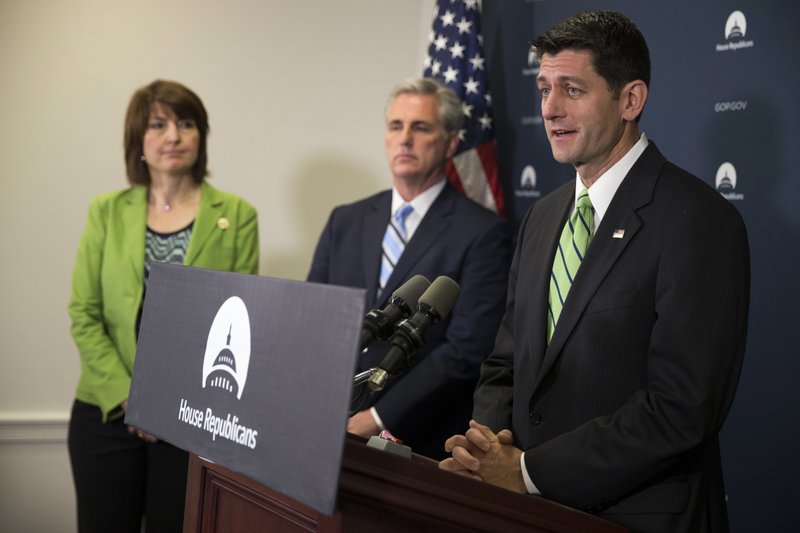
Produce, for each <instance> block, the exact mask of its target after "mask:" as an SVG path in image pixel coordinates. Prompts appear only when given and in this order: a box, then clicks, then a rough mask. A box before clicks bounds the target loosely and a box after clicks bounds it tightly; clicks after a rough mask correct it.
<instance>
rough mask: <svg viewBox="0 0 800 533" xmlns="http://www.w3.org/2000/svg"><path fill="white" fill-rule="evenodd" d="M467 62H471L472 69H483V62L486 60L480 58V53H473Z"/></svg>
mask: <svg viewBox="0 0 800 533" xmlns="http://www.w3.org/2000/svg"><path fill="white" fill-rule="evenodd" d="M469 62H470V63H472V69H473V70H484V68H483V64H484V63H485V62H486V60H485V59H484V58H482V57H481V55H480V54H475V57H473V58H472V59H470V60H469Z"/></svg>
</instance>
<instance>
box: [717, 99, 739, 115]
mask: <svg viewBox="0 0 800 533" xmlns="http://www.w3.org/2000/svg"><path fill="white" fill-rule="evenodd" d="M745 109H747V100H731V101H729V102H717V103H715V104H714V112H716V113H725V112H726V111H744V110H745Z"/></svg>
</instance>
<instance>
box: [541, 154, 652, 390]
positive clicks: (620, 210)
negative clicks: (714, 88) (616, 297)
mask: <svg viewBox="0 0 800 533" xmlns="http://www.w3.org/2000/svg"><path fill="white" fill-rule="evenodd" d="M665 161H666V160H665V159H664V157H663V156H662V155H661V153H660V152H659V151H658V149H657V148H656V147H655V144H653V143H652V142H651V143H650V145H649V146H648V148H647V149H646V150H645V151H644V153H643V154H642V156H641V157H640V158H639V159H638V160H637V162H636V163H635V164H634V165H633V167H632V168H631V170H630V172H628V175H627V176H625V179H624V180H623V181H622V183H621V184H620V186H619V189H618V190H617V192H616V194H615V195H614V198H613V200H612V201H611V204H610V205H609V207H608V210H607V212H606V214H605V215H604V217H603V220H602V222H601V224H600V226H599V227H598V228H597V229H596V231H595V234H594V236H593V237H592V242H591V244H590V245H589V250H588V251H587V252H586V257H585V259H584V264H583V265H581V268H580V269H579V270H578V274H577V275H576V276H575V281H574V283H573V284H572V288H571V289H570V291H569V294H568V295H567V301H566V302H564V307H563V309H562V310H561V316H560V317H559V319H558V325H557V326H556V329H555V332H554V333H553V338H552V339H551V342H550V345H549V346H548V347H547V350H546V352H545V356H544V360H543V361H542V365H541V369H540V372H538V373H537V375H538V377H537V380H536V383H535V385H534V389H533V390H534V391H535V390H536V387H537V386H538V385H539V383H541V381H542V379H543V378H544V376H545V375H546V374H547V372H548V371H549V370H550V368H551V367H552V366H553V363H554V362H555V361H556V359H557V358H558V356H559V355H560V354H561V351H562V350H563V348H564V345H565V344H566V341H567V340H568V339H569V337H570V335H572V333H573V331H574V329H575V327H576V326H577V324H578V322H579V320H580V318H581V316H583V313H584V311H585V310H586V307H587V306H588V305H589V302H590V301H591V299H592V297H593V296H594V294H595V293H596V292H597V289H598V288H599V287H600V284H601V283H602V282H603V280H604V279H605V277H606V275H607V274H608V272H609V271H610V270H611V268H612V267H613V266H614V264H615V263H616V262H617V260H618V259H619V257H620V256H621V255H622V254H623V253H624V251H625V249H626V248H627V246H628V244H629V243H630V242H631V240H632V239H633V237H634V236H635V235H636V233H638V231H639V230H640V228H641V227H642V223H641V220H640V219H639V217H638V216H637V214H636V211H637V210H638V209H640V208H641V207H643V206H644V205H647V204H649V203H650V202H651V201H652V197H653V189H654V188H655V184H656V180H657V179H658V176H659V174H660V172H661V168H662V167H663V166H664V163H665ZM563 223H564V220H563V219H562V225H563ZM618 229H620V230H624V234H623V236H622V238H615V237H614V232H615V231H616V230H618ZM559 233H560V231H559ZM555 239H558V236H556V237H555ZM553 253H555V252H553ZM549 257H550V261H551V264H550V267H552V259H553V254H550V256H549ZM548 272H549V270H548ZM545 301H546V295H545ZM545 318H546V317H545ZM540 322H543V323H544V321H540Z"/></svg>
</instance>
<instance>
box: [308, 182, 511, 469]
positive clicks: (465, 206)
mask: <svg viewBox="0 0 800 533" xmlns="http://www.w3.org/2000/svg"><path fill="white" fill-rule="evenodd" d="M391 202H392V192H391V191H384V192H381V193H379V194H377V195H375V196H372V197H369V198H366V199H364V200H361V201H359V202H356V203H353V204H349V205H345V206H340V207H337V208H336V209H334V210H333V212H332V213H331V216H330V218H329V219H328V223H327V224H326V226H325V229H324V230H323V232H322V235H321V236H320V239H319V243H318V244H317V249H316V252H315V253H314V261H313V263H312V266H311V271H310V273H309V275H308V280H309V281H315V282H319V283H331V284H336V285H344V286H350V287H361V288H366V289H367V302H366V304H367V307H369V308H374V307H382V306H383V305H384V304H385V300H386V299H387V298H388V297H389V296H390V295H391V294H392V293H393V292H394V291H395V289H397V287H399V286H400V285H402V284H403V283H404V282H405V281H407V280H408V279H409V278H410V277H412V276H413V275H415V274H422V275H424V276H426V277H427V278H428V279H429V280H431V281H433V280H434V279H435V278H436V277H438V276H442V275H444V276H449V277H451V278H452V279H454V280H455V281H456V282H457V283H458V284H459V285H460V286H461V295H460V297H459V299H458V301H457V302H456V305H455V307H454V308H453V310H452V312H451V313H450V316H449V317H448V318H447V319H446V320H444V321H442V322H441V323H439V324H437V325H436V326H434V327H432V328H430V329H429V330H428V331H427V333H426V334H425V340H426V343H425V346H424V347H423V348H422V349H421V350H420V351H419V352H418V354H417V357H416V365H415V366H414V367H413V368H411V369H410V370H408V371H407V372H406V373H404V374H403V375H401V376H400V378H399V379H393V380H390V382H389V384H388V385H387V386H386V388H385V389H384V390H383V391H382V393H380V394H379V395H375V396H374V397H373V398H372V401H371V402H370V404H374V406H375V408H376V409H377V411H378V414H379V415H380V417H381V420H382V421H383V423H384V424H385V426H386V427H387V429H389V430H390V431H391V432H392V433H393V434H394V435H395V436H397V437H399V438H400V439H402V440H403V441H404V443H406V444H408V445H409V446H411V447H412V449H413V450H414V451H415V452H417V453H421V454H423V455H427V456H429V457H433V458H443V457H444V441H445V440H446V439H447V438H448V437H450V436H452V435H454V434H456V433H463V432H464V431H465V430H466V428H467V423H468V421H469V418H470V415H471V411H472V393H473V391H474V388H475V385H476V383H477V379H478V375H479V372H480V364H481V362H482V361H483V360H484V359H485V358H486V356H487V355H488V354H489V352H491V349H492V346H493V343H494V337H495V333H496V332H497V327H498V324H499V323H500V319H501V317H502V315H503V310H504V308H505V291H506V287H507V282H508V269H509V264H510V261H511V230H510V227H509V224H508V223H507V222H506V221H505V220H503V219H502V218H500V217H499V216H498V215H496V214H494V213H492V212H490V211H489V210H487V209H485V208H483V207H481V206H479V205H478V204H476V203H475V202H473V201H471V200H469V199H467V198H466V197H464V196H463V195H461V194H460V193H458V192H457V191H456V190H455V189H453V188H452V187H451V186H450V185H446V186H445V188H444V189H443V190H442V192H441V194H440V195H439V196H438V197H437V198H436V200H435V201H434V203H433V204H432V205H431V207H430V209H429V210H428V212H427V213H426V214H425V217H424V218H423V219H422V222H421V223H420V225H419V227H418V228H417V230H416V232H415V233H414V235H413V237H412V238H411V240H410V241H409V242H408V245H407V246H406V249H405V251H404V252H403V255H402V256H401V258H400V260H399V261H398V263H397V266H396V268H395V269H394V271H393V272H392V275H391V277H390V278H389V280H388V282H387V284H386V287H385V289H384V291H383V296H384V297H383V298H381V299H380V301H379V300H378V299H377V298H376V292H377V284H378V272H379V268H380V261H381V243H382V241H383V234H384V232H385V230H386V225H387V223H388V221H389V217H390V210H391ZM386 351H387V346H386V344H385V343H377V344H373V345H372V346H371V347H370V348H369V349H368V350H367V352H366V353H364V354H362V355H361V356H360V358H359V370H363V369H367V368H372V367H376V366H378V365H379V364H380V362H381V360H382V359H383V357H384V355H385V354H386Z"/></svg>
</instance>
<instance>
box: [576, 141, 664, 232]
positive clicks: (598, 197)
mask: <svg viewBox="0 0 800 533" xmlns="http://www.w3.org/2000/svg"><path fill="white" fill-rule="evenodd" d="M648 144H649V141H648V140H647V137H646V136H645V134H644V133H642V135H641V136H640V137H639V140H638V141H636V144H634V145H633V146H632V147H631V149H630V150H628V153H627V154H625V155H624V156H623V157H622V159H620V160H619V161H617V162H616V163H614V166H612V167H611V168H609V169H608V170H606V171H605V172H604V173H603V174H602V175H601V176H600V177H599V178H597V181H595V182H594V183H593V184H592V186H591V187H590V188H589V199H590V200H591V201H592V207H594V229H596V228H598V227H599V226H600V221H602V220H603V215H605V214H606V211H607V210H608V206H609V205H610V204H611V200H612V199H613V198H614V195H615V194H616V193H617V189H619V186H620V184H621V183H622V180H624V179H625V176H627V175H628V172H630V170H631V168H632V167H633V165H634V163H636V160H637V159H639V156H641V155H642V152H644V150H645V148H647V145H648ZM585 188H586V186H585V185H584V184H583V182H582V181H581V177H580V176H579V175H578V174H577V173H576V175H575V204H573V205H576V204H577V202H578V194H579V193H580V192H581V191H582V190H583V189H585ZM594 229H593V231H594Z"/></svg>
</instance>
